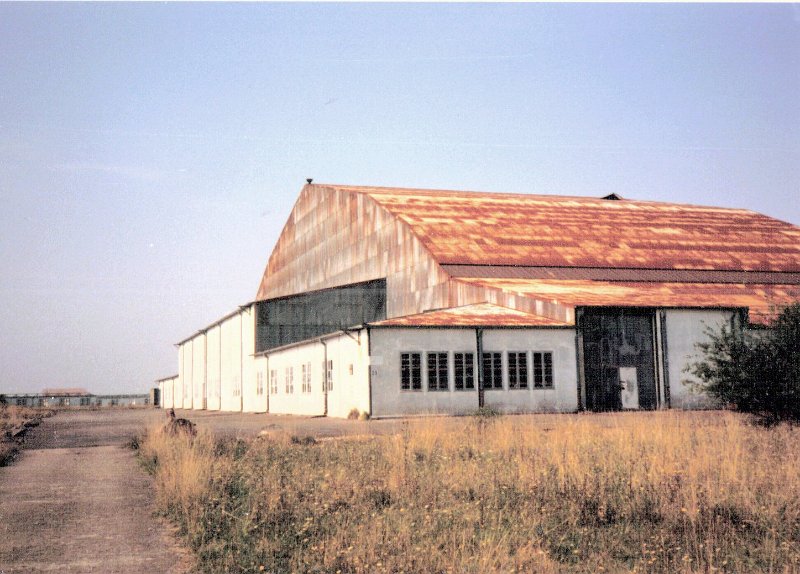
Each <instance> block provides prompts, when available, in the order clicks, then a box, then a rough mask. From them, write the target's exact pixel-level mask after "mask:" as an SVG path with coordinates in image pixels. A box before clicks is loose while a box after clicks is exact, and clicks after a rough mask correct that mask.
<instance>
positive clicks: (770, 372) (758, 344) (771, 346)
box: [688, 302, 800, 425]
mask: <svg viewBox="0 0 800 574" xmlns="http://www.w3.org/2000/svg"><path fill="white" fill-rule="evenodd" d="M698 348H699V350H700V351H702V352H703V354H704V355H705V357H704V359H703V360H701V361H699V362H697V363H695V364H693V365H691V366H690V367H689V368H688V371H689V372H691V373H692V374H693V375H695V376H696V377H697V378H698V379H700V380H701V381H702V384H701V385H698V388H699V390H700V391H702V392H704V393H706V394H707V395H709V396H711V397H713V398H715V399H717V400H719V401H721V402H722V403H723V404H725V405H728V406H729V407H731V408H733V409H735V410H737V411H739V412H744V413H750V414H753V415H755V416H756V417H757V419H758V420H759V421H760V422H762V423H764V424H768V425H769V424H775V423H779V422H781V421H791V422H798V421H800V302H798V303H794V304H792V305H790V306H788V307H786V308H785V309H783V311H782V312H781V313H780V314H779V315H778V316H777V317H776V318H775V319H774V320H773V321H771V322H770V324H769V329H768V330H765V331H756V332H753V331H745V332H740V331H738V330H736V329H732V328H730V327H727V326H723V327H722V328H721V329H720V330H719V331H718V332H714V331H711V332H709V341H708V342H705V343H700V344H698Z"/></svg>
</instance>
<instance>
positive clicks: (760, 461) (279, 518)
mask: <svg viewBox="0 0 800 574" xmlns="http://www.w3.org/2000/svg"><path fill="white" fill-rule="evenodd" d="M545 429H546V432H545ZM139 452H140V457H143V458H144V459H145V460H147V461H149V462H148V464H146V465H145V466H146V467H147V468H151V469H152V472H153V473H154V476H155V479H156V485H157V489H158V490H157V492H158V500H159V504H160V507H161V509H162V511H163V512H164V513H165V514H167V515H169V516H170V517H171V518H172V519H173V520H175V521H176V523H177V524H178V525H179V527H180V530H181V531H182V532H183V533H184V535H185V536H186V538H187V540H188V541H189V543H190V544H191V546H192V547H193V548H194V550H195V551H196V553H197V554H198V556H199V557H200V560H201V564H202V567H203V569H204V571H206V572H251V571H255V572H259V571H266V572H275V573H284V572H336V571H337V570H338V571H341V572H353V573H373V572H465V573H483V572H543V573H548V572H585V573H589V572H629V571H637V572H651V573H671V572H684V573H690V572H717V571H719V572H776V571H781V572H793V571H798V570H800V545H799V544H798V542H800V497H798V494H797V493H798V492H800V467H798V466H797V465H796V463H795V461H796V460H797V459H798V457H800V429H798V428H792V427H777V428H773V429H764V428H760V427H755V426H752V425H748V424H746V422H745V421H744V420H743V419H742V418H741V417H740V416H739V415H736V414H734V413H729V412H728V413H720V412H706V413H680V412H668V413H642V414H628V413H626V414H625V415H599V416H592V417H589V416H567V415H544V416H541V417H495V416H492V417H489V418H486V417H467V418H458V419H456V418H451V419H447V418H441V417H437V418H432V419H426V420H423V421H413V422H412V423H411V424H406V425H404V426H403V429H402V431H401V432H400V433H398V434H397V435H394V436H376V437H375V438H374V440H370V441H320V442H317V441H314V440H308V439H307V438H306V437H291V436H289V435H287V436H276V437H269V438H261V439H256V440H253V441H237V442H235V443H232V442H227V443H224V445H221V443H219V442H216V441H214V440H213V438H212V437H210V436H208V435H203V434H202V433H201V435H200V436H198V437H197V439H196V440H195V441H194V442H192V441H188V440H185V439H183V438H182V437H180V436H175V437H172V436H166V435H164V434H163V433H160V432H158V430H151V431H150V432H149V433H148V435H147V436H146V437H144V438H143V440H142V443H141V446H140V450H139Z"/></svg>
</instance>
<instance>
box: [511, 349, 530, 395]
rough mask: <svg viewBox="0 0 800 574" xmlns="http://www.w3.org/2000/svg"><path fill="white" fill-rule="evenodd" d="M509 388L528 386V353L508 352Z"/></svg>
mask: <svg viewBox="0 0 800 574" xmlns="http://www.w3.org/2000/svg"><path fill="white" fill-rule="evenodd" d="M508 388H509V389H527V388H528V353H526V352H518V351H509V352H508Z"/></svg>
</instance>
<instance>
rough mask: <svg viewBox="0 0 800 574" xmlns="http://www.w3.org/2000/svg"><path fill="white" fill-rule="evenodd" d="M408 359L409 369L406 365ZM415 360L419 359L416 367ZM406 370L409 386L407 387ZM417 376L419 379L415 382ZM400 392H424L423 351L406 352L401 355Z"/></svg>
mask: <svg viewBox="0 0 800 574" xmlns="http://www.w3.org/2000/svg"><path fill="white" fill-rule="evenodd" d="M406 357H408V362H409V364H408V367H406V365H405V362H404V361H405V360H406ZM413 358H416V359H417V365H416V367H415V366H414V364H413ZM406 368H407V369H408V371H407V378H408V386H405V381H404V379H405V378H406ZM415 371H416V374H417V377H418V379H417V380H415V377H414V374H415ZM400 392H402V393H418V392H422V351H405V352H401V353H400Z"/></svg>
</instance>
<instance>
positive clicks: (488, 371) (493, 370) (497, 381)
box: [483, 353, 503, 389]
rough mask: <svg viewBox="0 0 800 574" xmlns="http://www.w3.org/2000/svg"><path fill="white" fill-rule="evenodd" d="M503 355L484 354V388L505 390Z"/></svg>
mask: <svg viewBox="0 0 800 574" xmlns="http://www.w3.org/2000/svg"><path fill="white" fill-rule="evenodd" d="M502 357H503V353H484V354H483V388H484V389H502V388H503V364H502Z"/></svg>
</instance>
